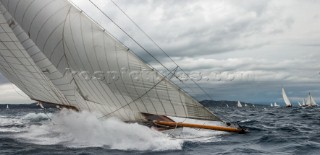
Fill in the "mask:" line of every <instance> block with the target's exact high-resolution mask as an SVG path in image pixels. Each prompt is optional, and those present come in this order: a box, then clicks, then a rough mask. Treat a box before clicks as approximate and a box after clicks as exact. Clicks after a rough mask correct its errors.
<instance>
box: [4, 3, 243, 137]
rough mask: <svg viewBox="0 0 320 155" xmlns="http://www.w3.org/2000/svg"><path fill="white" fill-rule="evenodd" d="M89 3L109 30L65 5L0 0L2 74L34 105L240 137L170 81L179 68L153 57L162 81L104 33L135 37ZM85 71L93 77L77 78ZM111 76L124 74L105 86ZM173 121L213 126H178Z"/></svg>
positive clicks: (68, 4) (121, 43)
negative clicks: (165, 64)
mask: <svg viewBox="0 0 320 155" xmlns="http://www.w3.org/2000/svg"><path fill="white" fill-rule="evenodd" d="M89 2H90V3H89ZM88 3H89V5H91V7H92V8H93V9H95V10H94V11H95V12H97V13H99V14H100V15H101V16H103V17H106V18H105V19H106V20H109V22H110V25H108V27H107V26H102V25H101V24H99V23H100V22H99V21H96V20H94V19H93V18H91V17H90V15H89V14H87V13H86V11H84V10H81V9H80V8H79V7H78V6H77V5H75V4H74V3H72V2H71V1H68V0H38V1H29V0H20V1H18V0H0V5H1V6H0V9H1V13H0V30H1V35H0V45H1V46H0V48H1V53H0V59H1V61H0V64H1V65H0V70H1V73H2V74H3V75H5V76H6V77H7V79H9V80H10V81H11V82H12V83H14V84H15V85H16V86H18V87H19V88H20V89H21V90H22V91H23V92H24V93H25V94H27V95H28V96H29V97H30V98H31V99H33V100H36V101H38V102H46V103H52V104H56V105H59V107H63V108H68V109H72V110H75V111H81V110H88V111H95V112H99V113H100V117H99V118H101V119H104V118H109V117H117V118H120V119H122V120H123V121H127V122H141V123H142V124H149V125H150V124H151V125H152V126H155V127H159V128H164V129H172V128H176V127H191V128H202V129H210V130H220V131H228V132H237V133H243V132H244V129H242V128H241V127H239V126H236V125H230V124H229V123H225V122H223V121H222V120H221V119H220V118H219V117H218V116H217V115H215V114H214V113H213V112H212V111H209V110H208V109H207V108H206V107H204V106H203V105H202V104H200V103H199V102H198V101H196V100H195V99H194V98H192V97H191V96H190V95H189V94H187V93H186V92H185V91H183V89H182V88H180V87H179V86H178V85H176V84H175V83H173V82H172V81H171V80H170V79H171V77H175V72H176V70H178V69H180V70H181V68H180V67H179V66H176V67H175V69H173V70H172V69H168V68H167V67H165V66H163V64H161V62H160V61H159V60H157V59H156V58H155V57H153V58H155V59H154V60H155V61H156V62H159V63H160V64H161V65H162V66H163V69H166V71H168V72H169V73H168V74H161V73H159V72H158V71H157V70H156V69H155V68H153V67H152V66H151V65H150V64H146V63H145V61H143V60H142V59H141V58H140V57H138V56H137V55H136V54H135V53H134V52H133V51H132V50H131V49H130V48H128V46H126V45H125V44H124V43H123V42H121V41H120V40H119V39H118V38H117V37H116V36H114V35H112V34H111V32H110V31H108V30H109V29H112V28H114V29H117V30H118V32H121V33H123V34H125V35H126V38H129V39H132V40H133V41H132V42H135V40H134V39H133V37H132V36H130V35H129V33H127V32H125V31H124V29H123V28H121V26H120V25H119V24H118V23H116V21H115V20H112V19H111V18H108V14H107V13H106V12H103V11H102V10H101V9H100V8H99V6H98V5H96V4H95V3H93V2H92V1H88ZM135 43H136V44H135V45H137V46H136V47H139V48H140V49H142V50H141V51H143V52H145V53H147V54H150V52H149V51H148V50H147V48H143V47H142V46H141V44H138V43H137V42H135ZM83 71H85V72H87V73H91V74H93V75H94V76H91V77H87V76H83V74H80V73H82V72H83ZM97 71H98V73H97ZM110 71H117V72H119V73H120V72H121V73H124V74H121V76H117V78H111V81H109V80H110V78H106V74H107V73H109V72H110ZM128 71H129V72H130V73H132V72H135V73H141V71H148V72H150V73H152V74H149V75H148V76H142V73H141V74H138V75H137V76H138V78H136V77H134V76H130V75H129V74H126V73H128ZM96 73H97V74H96ZM174 118H186V119H195V120H205V121H210V122H217V123H216V124H217V125H211V124H203V123H190V122H187V121H185V122H178V121H175V119H174Z"/></svg>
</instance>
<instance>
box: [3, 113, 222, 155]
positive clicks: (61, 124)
mask: <svg viewBox="0 0 320 155" xmlns="http://www.w3.org/2000/svg"><path fill="white" fill-rule="evenodd" d="M0 127H1V128H0V132H2V133H7V134H6V136H8V137H9V138H13V139H15V140H17V141H19V142H21V143H31V144H35V145H62V146H64V147H67V148H86V147H104V148H108V149H114V150H138V151H146V150H149V151H164V150H181V149H182V146H183V143H184V142H185V141H204V140H206V141H211V140H215V138H214V137H212V136H214V135H216V134H217V133H222V132H213V131H197V130H192V129H189V130H185V131H184V133H183V134H184V136H183V135H182V133H180V134H179V136H177V137H173V136H171V135H170V133H162V132H159V131H156V130H154V129H151V128H149V127H146V126H143V125H140V124H138V123H125V122H122V121H121V120H119V119H117V118H109V119H98V118H97V114H95V113H90V112H87V111H83V112H74V111H70V110H61V111H58V112H55V113H47V112H44V111H40V112H39V111H38V112H30V113H26V114H24V115H20V116H10V115H9V116H8V115H3V114H2V116H0Z"/></svg>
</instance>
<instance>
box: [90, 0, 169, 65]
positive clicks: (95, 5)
mask: <svg viewBox="0 0 320 155" xmlns="http://www.w3.org/2000/svg"><path fill="white" fill-rule="evenodd" d="M89 2H90V3H91V4H92V5H93V6H94V7H96V8H97V9H98V10H99V11H100V12H101V13H102V14H103V15H104V16H105V17H107V18H108V19H109V20H110V21H111V22H112V23H114V24H115V25H116V26H117V27H118V28H119V29H120V30H121V31H122V32H123V33H125V34H126V35H127V36H128V37H129V38H130V39H131V40H132V41H134V42H135V43H136V44H137V45H138V46H139V47H141V48H142V49H143V50H144V51H145V52H147V53H148V54H149V55H150V56H151V57H152V58H153V59H154V60H156V61H157V62H158V63H159V64H161V65H162V66H163V67H164V68H165V69H166V70H168V71H170V70H169V69H168V68H167V67H166V66H164V65H163V64H162V63H161V62H160V61H159V60H158V59H157V58H156V57H154V56H153V55H152V54H151V53H150V52H149V51H148V50H147V49H145V48H144V47H143V46H142V45H141V44H140V43H138V42H137V41H136V40H135V39H134V38H133V37H132V36H130V35H129V34H128V33H127V32H126V31H125V30H123V29H122V28H121V27H120V25H118V24H117V23H116V22H115V21H114V20H113V19H111V18H110V17H109V16H108V15H107V14H106V13H105V12H103V11H102V10H101V9H100V8H99V7H98V6H97V4H95V3H93V2H92V1H91V0H89Z"/></svg>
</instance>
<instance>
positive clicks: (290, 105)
mask: <svg viewBox="0 0 320 155" xmlns="http://www.w3.org/2000/svg"><path fill="white" fill-rule="evenodd" d="M281 92H282V98H283V100H284V103H285V104H286V107H292V104H291V102H290V100H289V98H288V96H287V94H286V92H285V90H284V88H282V91H281Z"/></svg>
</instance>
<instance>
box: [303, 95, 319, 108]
mask: <svg viewBox="0 0 320 155" xmlns="http://www.w3.org/2000/svg"><path fill="white" fill-rule="evenodd" d="M306 105H307V106H309V107H314V106H317V103H316V101H315V100H314V98H313V97H312V96H311V93H310V92H309V95H308V97H307V102H306Z"/></svg>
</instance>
